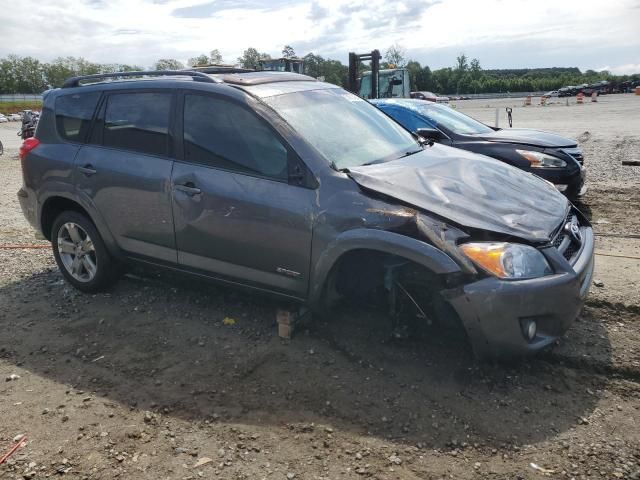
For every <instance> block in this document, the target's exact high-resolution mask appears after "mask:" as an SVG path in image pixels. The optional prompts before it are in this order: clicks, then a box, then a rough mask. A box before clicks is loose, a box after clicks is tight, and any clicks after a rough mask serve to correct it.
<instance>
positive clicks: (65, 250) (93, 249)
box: [51, 210, 121, 293]
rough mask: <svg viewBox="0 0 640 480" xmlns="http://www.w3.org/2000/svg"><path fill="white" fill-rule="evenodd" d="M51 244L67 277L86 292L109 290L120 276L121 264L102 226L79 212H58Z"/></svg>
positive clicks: (66, 278)
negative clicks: (105, 239)
mask: <svg viewBox="0 0 640 480" xmlns="http://www.w3.org/2000/svg"><path fill="white" fill-rule="evenodd" d="M74 232H75V233H74ZM87 239H88V240H87ZM51 245H52V247H53V256H54V257H55V259H56V263H57V264H58V268H59V269H60V271H61V272H62V275H63V276H64V278H65V280H66V281H67V282H69V283H70V284H71V285H73V286H74V287H75V288H77V289H78V290H80V291H82V292H85V293H94V292H100V291H103V290H106V289H108V288H109V287H110V286H112V285H113V284H114V283H115V282H116V281H117V280H118V277H119V276H120V273H121V268H120V265H119V264H118V262H117V261H116V259H114V258H113V257H112V256H111V255H110V254H109V251H108V250H107V248H106V247H105V245H104V241H103V240H102V237H101V236H100V233H98V229H97V228H96V227H95V225H94V224H93V222H92V221H91V220H89V218H87V217H86V216H85V215H83V214H81V213H79V212H75V211H73V210H68V211H64V212H62V213H61V214H60V215H58V217H57V218H56V220H55V221H54V222H53V226H52V228H51ZM85 247H86V248H85Z"/></svg>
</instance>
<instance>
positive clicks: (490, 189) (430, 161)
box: [349, 144, 569, 243]
mask: <svg viewBox="0 0 640 480" xmlns="http://www.w3.org/2000/svg"><path fill="white" fill-rule="evenodd" d="M349 176H350V177H351V178H352V179H353V180H354V181H355V182H356V183H357V184H358V185H360V186H361V187H362V188H364V189H366V190H371V191H375V192H379V193H382V194H384V195H387V196H389V197H393V198H395V199H397V200H400V201H402V202H404V203H408V204H410V205H412V206H414V207H416V208H419V209H422V210H425V211H427V212H431V213H434V214H436V215H439V216H440V217H443V218H445V219H448V220H450V221H452V222H455V223H457V224H459V225H462V226H467V227H471V228H477V229H482V230H488V231H492V232H497V233H503V234H507V235H513V236H516V237H519V238H522V239H524V240H527V241H530V242H534V243H540V242H546V241H549V240H550V239H551V235H552V234H553V232H554V231H555V230H556V229H557V228H558V225H560V223H561V222H562V220H563V219H564V218H565V214H566V212H567V208H568V205H569V204H568V201H567V199H566V198H565V197H564V196H563V195H561V194H560V193H559V192H558V191H557V190H556V189H555V187H553V186H552V185H550V184H549V183H547V182H546V181H544V180H542V179H541V178H539V177H536V176H534V175H532V174H530V173H526V172H523V171H522V170H519V169H517V168H515V167H512V166H510V165H507V164H505V163H503V162H500V161H497V160H494V159H492V158H489V157H485V156H484V155H477V154H474V153H471V152H466V151H464V150H459V149H456V148H451V147H446V146H444V145H438V144H436V145H433V146H432V147H427V148H425V150H424V151H423V152H420V153H416V154H413V155H411V156H408V157H405V158H402V159H399V160H394V161H391V162H386V163H381V164H375V165H369V166H360V167H354V168H350V169H349Z"/></svg>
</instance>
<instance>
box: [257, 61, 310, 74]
mask: <svg viewBox="0 0 640 480" xmlns="http://www.w3.org/2000/svg"><path fill="white" fill-rule="evenodd" d="M258 63H259V65H260V68H259V70H262V71H266V72H293V73H304V59H302V58H297V57H290V58H285V57H281V58H270V59H268V60H259V61H258Z"/></svg>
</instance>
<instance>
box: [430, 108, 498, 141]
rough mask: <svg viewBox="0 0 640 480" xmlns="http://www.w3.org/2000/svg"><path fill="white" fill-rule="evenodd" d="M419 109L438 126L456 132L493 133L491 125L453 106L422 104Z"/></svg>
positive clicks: (469, 133) (464, 133) (465, 133)
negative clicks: (488, 125) (454, 108)
mask: <svg viewBox="0 0 640 480" xmlns="http://www.w3.org/2000/svg"><path fill="white" fill-rule="evenodd" d="M418 111H419V112H420V114H422V116H424V117H426V118H427V119H428V120H429V121H431V123H433V124H435V126H436V127H443V128H444V129H446V130H449V131H451V132H454V133H460V134H463V135H478V134H482V133H492V132H493V130H491V129H490V128H489V127H487V126H486V125H485V124H484V123H480V122H479V121H477V120H476V119H474V118H471V117H468V116H467V115H465V114H463V113H460V112H456V111H455V110H453V109H452V108H451V107H440V106H436V105H421V106H420V107H418Z"/></svg>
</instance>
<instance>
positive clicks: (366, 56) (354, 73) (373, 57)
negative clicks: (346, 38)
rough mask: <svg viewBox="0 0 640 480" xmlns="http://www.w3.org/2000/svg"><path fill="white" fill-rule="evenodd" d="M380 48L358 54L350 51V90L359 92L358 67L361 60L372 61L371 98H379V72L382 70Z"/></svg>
mask: <svg viewBox="0 0 640 480" xmlns="http://www.w3.org/2000/svg"><path fill="white" fill-rule="evenodd" d="M380 60H382V55H380V50H372V51H371V52H370V53H363V54H357V53H353V52H349V85H348V87H349V91H350V92H351V93H355V94H356V95H358V94H359V90H360V85H358V79H359V75H358V67H359V65H360V63H361V62H367V61H370V62H371V95H370V97H369V98H378V96H379V92H378V74H379V72H380Z"/></svg>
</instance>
